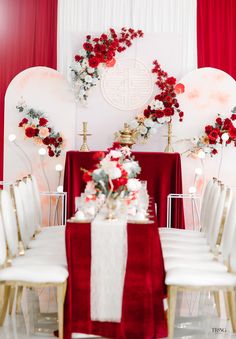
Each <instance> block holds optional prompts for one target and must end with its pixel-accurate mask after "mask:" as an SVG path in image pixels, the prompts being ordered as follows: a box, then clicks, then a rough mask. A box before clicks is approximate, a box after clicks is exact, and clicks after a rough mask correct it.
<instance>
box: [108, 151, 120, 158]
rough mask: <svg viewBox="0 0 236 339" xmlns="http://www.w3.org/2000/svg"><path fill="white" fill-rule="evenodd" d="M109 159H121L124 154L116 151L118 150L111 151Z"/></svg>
mask: <svg viewBox="0 0 236 339" xmlns="http://www.w3.org/2000/svg"><path fill="white" fill-rule="evenodd" d="M108 156H109V158H111V157H112V158H121V157H122V153H121V152H120V151H116V150H111V151H110V153H109V154H108Z"/></svg>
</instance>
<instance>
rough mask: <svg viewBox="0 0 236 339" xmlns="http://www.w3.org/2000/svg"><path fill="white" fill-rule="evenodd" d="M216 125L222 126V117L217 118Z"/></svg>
mask: <svg viewBox="0 0 236 339" xmlns="http://www.w3.org/2000/svg"><path fill="white" fill-rule="evenodd" d="M216 123H217V124H218V125H220V126H221V125H222V119H221V118H220V117H219V118H217V119H216Z"/></svg>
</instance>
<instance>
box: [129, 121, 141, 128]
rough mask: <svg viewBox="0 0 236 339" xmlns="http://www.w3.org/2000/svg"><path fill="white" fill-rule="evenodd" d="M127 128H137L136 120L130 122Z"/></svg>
mask: <svg viewBox="0 0 236 339" xmlns="http://www.w3.org/2000/svg"><path fill="white" fill-rule="evenodd" d="M129 126H130V128H131V129H136V128H137V127H138V126H139V123H138V121H137V120H136V119H134V120H131V121H130V123H129Z"/></svg>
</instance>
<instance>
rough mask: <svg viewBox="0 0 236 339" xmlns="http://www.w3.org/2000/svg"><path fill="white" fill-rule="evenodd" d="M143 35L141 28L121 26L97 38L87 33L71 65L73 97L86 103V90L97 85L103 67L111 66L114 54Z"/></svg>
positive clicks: (113, 62) (122, 50)
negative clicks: (117, 29) (119, 29)
mask: <svg viewBox="0 0 236 339" xmlns="http://www.w3.org/2000/svg"><path fill="white" fill-rule="evenodd" d="M141 37H143V32H142V31H141V30H137V31H135V30H134V29H132V28H129V29H127V28H125V27H123V28H122V29H121V31H120V32H119V33H117V32H116V31H115V30H114V29H113V28H110V29H109V32H108V34H104V33H103V34H101V36H100V37H98V38H92V37H91V35H87V37H86V41H85V42H84V44H83V48H82V49H81V50H80V51H79V52H78V54H76V55H75V57H74V62H73V64H72V65H71V67H70V69H71V73H72V83H73V87H74V92H75V97H76V99H79V101H81V102H83V103H86V101H87V99H88V91H89V90H90V89H91V88H92V87H94V86H96V85H97V83H98V81H99V80H100V76H101V72H102V69H103V68H104V67H113V66H114V65H115V63H116V59H115V57H116V54H117V53H121V52H124V51H125V50H126V48H128V47H130V46H131V45H132V40H134V39H136V38H141Z"/></svg>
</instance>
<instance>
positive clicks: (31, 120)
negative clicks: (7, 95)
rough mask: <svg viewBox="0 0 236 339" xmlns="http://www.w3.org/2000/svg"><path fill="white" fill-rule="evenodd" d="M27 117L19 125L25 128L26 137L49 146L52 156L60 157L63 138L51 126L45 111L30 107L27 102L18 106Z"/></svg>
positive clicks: (49, 153)
mask: <svg viewBox="0 0 236 339" xmlns="http://www.w3.org/2000/svg"><path fill="white" fill-rule="evenodd" d="M16 108H17V109H18V111H19V112H20V113H24V115H25V117H24V118H23V119H22V120H21V121H20V123H19V125H18V127H20V128H23V130H24V134H25V136H26V138H29V139H33V141H34V142H35V143H36V144H37V145H40V146H41V145H45V146H47V151H48V155H49V156H50V157H54V156H56V157H59V156H60V154H61V150H62V144H63V138H62V136H61V134H60V133H59V132H56V131H55V130H54V128H53V127H52V126H50V124H49V121H48V119H47V118H46V117H45V115H44V113H42V112H40V111H37V110H35V109H33V108H28V107H27V106H26V105H25V104H18V105H17V106H16Z"/></svg>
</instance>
